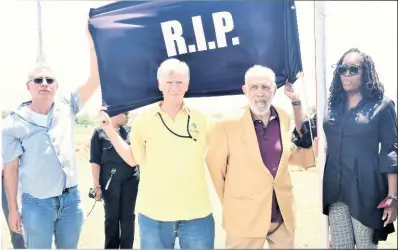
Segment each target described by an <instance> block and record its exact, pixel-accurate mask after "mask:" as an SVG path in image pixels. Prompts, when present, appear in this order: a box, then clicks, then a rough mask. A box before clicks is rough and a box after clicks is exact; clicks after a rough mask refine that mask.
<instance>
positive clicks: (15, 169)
mask: <svg viewBox="0 0 398 250" xmlns="http://www.w3.org/2000/svg"><path fill="white" fill-rule="evenodd" d="M89 40H90V64H91V66H90V76H89V78H88V80H87V82H86V83H85V84H83V85H82V86H81V87H79V88H78V90H77V91H75V92H72V93H69V94H66V95H60V94H57V89H58V82H57V79H56V77H55V75H54V74H53V72H52V71H51V69H50V68H49V67H48V66H47V65H45V64H42V63H40V64H38V65H37V66H36V68H35V69H34V70H33V71H32V72H31V73H30V74H29V78H28V81H27V83H26V87H27V89H28V90H29V92H30V94H31V98H32V99H31V101H28V102H24V103H22V104H21V105H20V107H18V108H17V109H15V110H14V111H13V112H12V113H11V114H10V115H9V116H8V117H7V118H6V119H5V120H4V124H3V125H4V126H3V131H2V136H3V144H2V156H3V160H4V182H5V183H4V184H5V189H6V193H7V198H8V208H9V226H10V228H11V230H12V231H13V232H16V233H22V230H21V214H20V213H19V210H18V205H17V191H18V174H19V181H20V185H21V193H22V195H21V200H22V202H21V203H22V224H23V227H24V233H25V240H26V246H27V248H35V249H51V245H52V237H53V235H54V236H55V245H56V247H57V248H70V249H77V246H78V242H79V236H80V232H81V228H82V225H83V219H84V218H83V217H84V215H83V210H82V205H81V198H80V192H79V189H78V187H77V184H78V179H77V173H78V169H77V160H76V154H75V146H74V124H75V116H76V114H77V113H78V112H79V110H80V109H81V108H82V106H83V104H84V103H85V102H86V101H87V100H88V99H89V98H90V97H91V96H92V94H93V93H94V91H95V90H96V89H97V87H98V86H99V76H98V65H97V57H96V54H95V49H94V47H93V43H92V40H91V37H90V39H89Z"/></svg>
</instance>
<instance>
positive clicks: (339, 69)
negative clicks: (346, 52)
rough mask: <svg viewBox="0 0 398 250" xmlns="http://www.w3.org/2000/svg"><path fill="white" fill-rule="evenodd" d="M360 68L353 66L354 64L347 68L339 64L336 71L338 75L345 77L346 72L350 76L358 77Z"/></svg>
mask: <svg viewBox="0 0 398 250" xmlns="http://www.w3.org/2000/svg"><path fill="white" fill-rule="evenodd" d="M360 68H361V66H359V65H355V64H353V65H351V66H349V67H347V66H346V65H344V64H340V65H337V68H336V70H337V72H338V73H339V74H340V75H345V74H346V73H347V71H348V72H350V75H358V74H359V69H360Z"/></svg>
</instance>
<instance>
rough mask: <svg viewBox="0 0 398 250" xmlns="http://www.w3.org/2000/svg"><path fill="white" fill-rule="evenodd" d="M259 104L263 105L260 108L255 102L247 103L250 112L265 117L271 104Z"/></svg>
mask: <svg viewBox="0 0 398 250" xmlns="http://www.w3.org/2000/svg"><path fill="white" fill-rule="evenodd" d="M257 103H258V102H257ZM261 103H263V105H261V106H260V107H259V106H258V105H257V104H256V102H253V103H252V102H250V103H249V106H250V109H251V110H252V112H253V113H254V114H255V115H259V116H261V115H265V114H266V113H267V112H268V111H269V110H270V107H271V103H270V102H267V101H261Z"/></svg>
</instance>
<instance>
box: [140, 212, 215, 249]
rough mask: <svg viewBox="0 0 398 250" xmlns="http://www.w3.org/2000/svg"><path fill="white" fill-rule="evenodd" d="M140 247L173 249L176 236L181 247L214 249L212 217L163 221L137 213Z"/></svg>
mask: <svg viewBox="0 0 398 250" xmlns="http://www.w3.org/2000/svg"><path fill="white" fill-rule="evenodd" d="M138 225H139V227H140V239H141V242H140V249H173V248H174V243H175V240H176V238H177V237H178V239H179V243H180V248H181V249H214V218H213V215H212V214H210V215H208V216H206V217H204V218H200V219H194V220H187V221H171V222H163V221H157V220H153V219H151V218H149V217H147V216H145V215H143V214H139V215H138Z"/></svg>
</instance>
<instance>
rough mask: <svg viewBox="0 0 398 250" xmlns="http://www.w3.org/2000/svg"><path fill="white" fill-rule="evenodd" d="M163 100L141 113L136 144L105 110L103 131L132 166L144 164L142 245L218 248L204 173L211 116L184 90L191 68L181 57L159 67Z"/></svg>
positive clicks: (135, 128) (140, 200)
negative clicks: (127, 140)
mask: <svg viewBox="0 0 398 250" xmlns="http://www.w3.org/2000/svg"><path fill="white" fill-rule="evenodd" d="M157 78H158V83H159V90H160V91H161V92H162V93H163V101H161V102H158V103H156V104H155V105H154V106H153V107H150V108H149V109H148V110H146V111H144V112H143V113H142V114H141V115H140V116H138V117H137V118H136V119H135V121H134V123H133V126H132V131H131V138H130V142H131V149H130V147H129V146H128V145H127V144H126V143H125V142H124V141H123V140H122V139H121V138H120V136H119V135H118V134H117V133H116V131H115V130H113V129H112V128H111V125H110V124H109V117H108V115H107V114H106V113H105V112H103V111H102V112H101V115H100V117H101V123H102V127H103V129H104V131H105V132H106V133H107V135H108V137H109V139H110V140H111V142H112V144H113V145H114V147H115V149H116V150H117V151H118V153H119V154H120V155H121V156H122V158H123V159H124V160H125V161H126V163H128V164H129V165H130V166H136V165H137V164H138V165H139V166H140V184H139V190H138V197H137V208H136V209H137V210H138V223H139V227H140V240H141V242H140V248H141V249H170V248H174V242H175V239H176V237H178V238H179V244H180V247H181V249H188V248H189V249H214V218H213V215H212V206H211V202H210V197H209V191H208V188H207V183H206V177H205V154H206V144H207V143H206V135H207V131H208V126H209V122H208V120H207V119H206V117H205V116H204V115H203V114H201V113H200V112H198V111H196V110H194V109H191V108H188V107H187V106H186V105H185V103H184V95H185V92H187V90H188V86H189V68H188V65H187V64H186V63H185V62H182V61H179V60H177V59H168V60H166V61H164V62H163V63H162V64H161V65H160V67H159V69H158V73H157Z"/></svg>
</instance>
